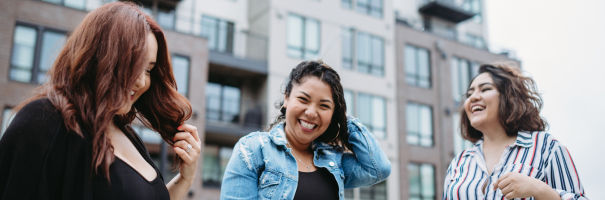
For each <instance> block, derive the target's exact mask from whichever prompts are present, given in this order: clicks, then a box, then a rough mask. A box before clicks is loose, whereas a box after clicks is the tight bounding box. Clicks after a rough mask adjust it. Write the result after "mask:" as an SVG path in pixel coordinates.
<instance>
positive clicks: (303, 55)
mask: <svg viewBox="0 0 605 200" xmlns="http://www.w3.org/2000/svg"><path fill="white" fill-rule="evenodd" d="M290 17H296V18H299V19H300V20H301V22H302V23H301V27H300V31H301V38H298V39H301V40H300V41H301V47H295V46H292V45H291V44H290V43H289V39H290V38H289V37H290V36H289V35H290V34H289V32H290V31H292V30H289V29H288V24H287V23H289V22H288V21H289V20H288V19H289V18H290ZM307 21H315V22H316V23H317V49H316V50H312V49H310V48H309V47H307V37H308V36H307V34H306V33H307ZM290 51H297V52H300V56H297V55H293V54H291V53H290ZM320 52H321V21H319V20H318V19H315V18H312V17H307V16H304V15H299V14H296V13H288V16H287V20H286V55H287V56H288V57H290V58H295V59H305V60H307V59H313V57H309V56H310V55H314V56H320V54H319V53H320ZM309 54H310V55H309Z"/></svg>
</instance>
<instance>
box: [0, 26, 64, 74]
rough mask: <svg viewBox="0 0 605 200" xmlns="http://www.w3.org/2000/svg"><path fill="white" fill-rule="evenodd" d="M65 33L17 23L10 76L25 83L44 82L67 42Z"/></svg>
mask: <svg viewBox="0 0 605 200" xmlns="http://www.w3.org/2000/svg"><path fill="white" fill-rule="evenodd" d="M65 39H66V36H65V33H62V32H58V31H53V30H49V29H46V28H43V27H34V26H27V25H17V26H16V27H15V32H14V35H13V52H12V56H11V66H10V72H9V78H10V79H11V80H14V81H19V82H25V83H39V84H42V83H44V82H46V81H47V79H48V78H47V75H46V73H47V72H48V70H49V69H50V68H51V66H52V64H53V63H54V61H55V59H56V57H57V55H58V54H59V52H60V51H61V48H63V44H64V43H65Z"/></svg>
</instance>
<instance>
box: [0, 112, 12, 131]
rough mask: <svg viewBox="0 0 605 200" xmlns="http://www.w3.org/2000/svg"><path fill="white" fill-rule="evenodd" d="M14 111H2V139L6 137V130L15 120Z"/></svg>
mask: <svg viewBox="0 0 605 200" xmlns="http://www.w3.org/2000/svg"><path fill="white" fill-rule="evenodd" d="M12 112H13V109H11V108H8V107H6V108H4V111H2V127H1V128H2V129H0V138H2V135H4V131H6V128H8V125H9V124H10V123H11V121H12V120H13V117H14V115H13V113H12Z"/></svg>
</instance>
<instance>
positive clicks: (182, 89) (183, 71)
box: [172, 55, 189, 96]
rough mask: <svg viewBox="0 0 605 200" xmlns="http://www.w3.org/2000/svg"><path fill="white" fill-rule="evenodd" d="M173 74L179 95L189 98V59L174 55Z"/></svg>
mask: <svg viewBox="0 0 605 200" xmlns="http://www.w3.org/2000/svg"><path fill="white" fill-rule="evenodd" d="M172 72H173V73H174V79H175V81H176V85H177V88H178V91H179V93H181V95H183V96H188V93H189V57H187V56H179V55H172Z"/></svg>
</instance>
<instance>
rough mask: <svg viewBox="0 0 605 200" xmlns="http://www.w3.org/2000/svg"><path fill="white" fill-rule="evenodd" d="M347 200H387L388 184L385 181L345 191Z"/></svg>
mask: <svg viewBox="0 0 605 200" xmlns="http://www.w3.org/2000/svg"><path fill="white" fill-rule="evenodd" d="M345 199H356V200H383V199H384V200H386V199H387V182H386V181H383V182H380V183H377V184H375V185H372V186H369V187H361V188H355V189H345Z"/></svg>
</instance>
